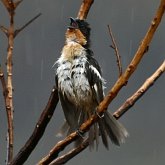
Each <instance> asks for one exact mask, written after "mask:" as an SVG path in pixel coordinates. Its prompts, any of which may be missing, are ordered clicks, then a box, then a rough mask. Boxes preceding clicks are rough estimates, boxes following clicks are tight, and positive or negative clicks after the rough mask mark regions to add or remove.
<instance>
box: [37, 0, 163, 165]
mask: <svg viewBox="0 0 165 165" xmlns="http://www.w3.org/2000/svg"><path fill="white" fill-rule="evenodd" d="M164 10H165V0H161V3H160V6H159V8H158V9H157V12H156V15H155V17H154V19H153V21H152V24H151V26H150V27H149V30H148V32H147V33H146V35H145V37H144V39H143V40H142V42H141V44H140V46H139V48H138V50H137V52H136V53H135V56H134V58H133V60H132V61H131V63H130V64H129V65H128V67H127V69H126V71H125V72H124V73H123V74H122V76H121V77H120V78H119V79H118V80H117V82H116V83H115V85H114V86H113V87H112V89H111V90H110V91H109V93H108V95H107V96H106V97H105V98H104V100H103V101H102V102H101V103H100V104H99V106H98V108H97V115H92V117H91V118H89V119H88V120H87V121H86V122H85V123H83V124H82V125H81V126H80V128H79V130H80V131H81V132H83V133H85V132H86V131H88V130H89V128H90V126H91V125H92V124H93V123H94V122H96V121H98V120H99V117H98V115H100V116H102V115H103V113H104V112H105V111H106V110H107V108H108V105H109V104H110V103H111V102H112V100H113V99H114V98H115V97H116V96H117V94H118V92H119V91H120V89H121V88H122V87H123V86H124V85H125V84H126V83H127V81H128V79H129V78H130V76H131V75H132V73H133V72H134V71H135V70H136V68H137V66H138V64H139V62H140V61H141V59H142V57H143V55H144V53H145V51H146V49H147V48H148V45H149V44H150V42H151V40H152V38H153V35H154V33H155V31H156V29H157V27H158V25H159V24H160V22H161V19H162V16H163V14H164ZM78 137H79V135H78V134H77V132H73V133H71V134H70V135H69V136H67V137H66V138H65V139H64V140H62V141H60V142H58V143H57V144H56V145H55V146H54V147H53V148H52V149H51V151H50V152H49V154H48V155H47V156H45V157H44V158H43V159H42V160H41V161H40V162H39V163H38V165H43V164H49V163H50V162H52V161H53V160H54V159H55V158H57V157H58V155H59V153H60V152H61V151H62V150H64V149H65V147H66V146H67V145H69V144H70V143H72V142H73V141H74V140H76V139H77V138H78Z"/></svg>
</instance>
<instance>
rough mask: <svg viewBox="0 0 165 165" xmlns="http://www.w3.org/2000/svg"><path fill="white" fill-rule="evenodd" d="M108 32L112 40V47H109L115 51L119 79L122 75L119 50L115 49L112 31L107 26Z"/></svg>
mask: <svg viewBox="0 0 165 165" xmlns="http://www.w3.org/2000/svg"><path fill="white" fill-rule="evenodd" d="M108 31H109V35H110V37H111V40H112V45H111V46H110V47H111V48H112V49H114V51H115V55H116V58H117V60H116V61H117V65H118V68H119V77H120V76H121V75H122V65H121V56H120V54H119V50H118V47H117V44H116V41H115V38H114V36H113V33H112V30H111V27H110V26H109V25H108Z"/></svg>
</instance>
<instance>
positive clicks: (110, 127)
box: [58, 111, 129, 149]
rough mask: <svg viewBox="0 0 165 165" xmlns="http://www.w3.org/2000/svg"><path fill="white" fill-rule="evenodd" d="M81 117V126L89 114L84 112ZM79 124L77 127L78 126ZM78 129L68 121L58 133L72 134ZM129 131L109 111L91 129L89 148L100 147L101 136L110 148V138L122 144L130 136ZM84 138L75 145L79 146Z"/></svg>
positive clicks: (105, 144)
mask: <svg viewBox="0 0 165 165" xmlns="http://www.w3.org/2000/svg"><path fill="white" fill-rule="evenodd" d="M82 114H83V115H80V116H79V117H80V118H79V119H80V122H79V126H80V125H81V124H82V123H83V122H84V121H86V120H87V119H88V118H89V116H88V115H85V113H82ZM79 126H77V129H78V127H79ZM73 131H76V130H75V128H72V127H70V126H69V125H68V123H67V122H65V123H64V125H63V126H62V128H61V130H60V132H59V133H58V135H64V133H66V132H67V134H70V133H71V132H73ZM128 135H129V134H128V132H127V130H126V129H125V128H124V126H123V125H122V124H121V123H120V122H119V121H117V120H116V119H115V118H114V117H113V116H112V115H111V114H110V113H109V112H107V111H106V112H105V113H104V116H103V117H101V118H100V119H99V121H98V122H97V123H94V124H93V125H92V126H91V127H90V130H89V133H88V138H89V148H90V149H93V148H94V147H95V146H96V149H97V148H98V144H99V136H101V138H102V142H103V144H104V146H105V147H106V148H107V149H108V148H109V145H108V139H109V138H110V140H111V142H112V143H114V144H116V145H118V146H119V145H120V144H121V143H124V142H125V139H126V137H128ZM83 140H84V139H83V138H82V137H80V138H79V139H78V140H77V141H76V142H75V146H78V145H80V144H81V143H82V141H83Z"/></svg>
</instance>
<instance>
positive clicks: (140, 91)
mask: <svg viewBox="0 0 165 165" xmlns="http://www.w3.org/2000/svg"><path fill="white" fill-rule="evenodd" d="M164 71H165V61H164V62H163V63H162V64H161V66H160V67H159V68H158V69H157V70H156V71H155V73H154V74H153V75H152V76H150V77H149V78H148V79H147V80H146V81H145V82H144V84H143V85H142V86H141V87H140V88H139V89H138V90H137V91H136V92H135V93H134V94H133V95H132V96H131V97H130V98H128V99H127V100H126V101H125V102H124V103H123V104H122V105H121V106H120V108H119V109H118V110H117V111H116V112H115V113H114V117H115V118H116V119H118V118H119V117H121V116H122V115H123V114H124V113H125V112H127V111H128V109H130V108H131V107H132V106H133V105H134V104H135V103H136V101H138V99H140V98H141V97H142V96H143V95H144V93H146V92H147V90H148V89H149V88H150V87H151V86H152V85H153V84H154V82H155V81H156V80H157V79H158V78H159V77H160V76H161V75H162V74H163V73H164Z"/></svg>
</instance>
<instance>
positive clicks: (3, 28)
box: [0, 25, 8, 37]
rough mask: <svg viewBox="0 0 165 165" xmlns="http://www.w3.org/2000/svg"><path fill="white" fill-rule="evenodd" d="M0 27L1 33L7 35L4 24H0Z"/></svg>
mask: <svg viewBox="0 0 165 165" xmlns="http://www.w3.org/2000/svg"><path fill="white" fill-rule="evenodd" d="M0 29H1V30H2V32H3V33H5V35H6V36H7V37H8V29H7V28H6V27H4V26H2V25H1V26H0Z"/></svg>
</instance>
